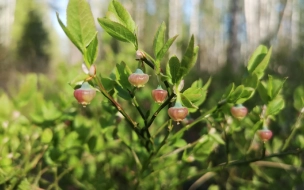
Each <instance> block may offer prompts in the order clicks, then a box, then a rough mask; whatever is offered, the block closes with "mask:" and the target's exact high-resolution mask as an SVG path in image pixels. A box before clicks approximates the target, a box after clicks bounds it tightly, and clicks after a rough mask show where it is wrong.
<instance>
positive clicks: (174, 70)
mask: <svg viewBox="0 0 304 190" xmlns="http://www.w3.org/2000/svg"><path fill="white" fill-rule="evenodd" d="M169 67H170V74H171V77H172V83H173V84H176V83H177V82H178V78H177V77H178V73H179V68H180V62H179V59H178V58H177V57H176V56H173V57H171V58H170V60H169Z"/></svg>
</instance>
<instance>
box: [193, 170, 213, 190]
mask: <svg viewBox="0 0 304 190" xmlns="http://www.w3.org/2000/svg"><path fill="white" fill-rule="evenodd" d="M215 174H216V173H214V172H207V173H205V174H204V175H203V176H202V177H200V178H198V180H196V181H195V182H194V183H193V184H192V185H191V186H190V188H189V190H196V189H197V188H198V187H200V186H201V185H202V184H203V183H205V182H206V181H208V180H209V179H210V178H212V177H213V176H215Z"/></svg>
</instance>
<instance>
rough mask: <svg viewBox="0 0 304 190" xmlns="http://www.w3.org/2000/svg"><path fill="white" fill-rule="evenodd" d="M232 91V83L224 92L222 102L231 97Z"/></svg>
mask: <svg viewBox="0 0 304 190" xmlns="http://www.w3.org/2000/svg"><path fill="white" fill-rule="evenodd" d="M233 91H234V83H231V84H230V85H229V86H228V87H227V88H226V90H225V92H224V94H223V96H222V100H223V99H228V98H229V97H230V95H231V93H232V92H233Z"/></svg>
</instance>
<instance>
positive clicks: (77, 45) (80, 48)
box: [56, 13, 84, 53]
mask: <svg viewBox="0 0 304 190" xmlns="http://www.w3.org/2000/svg"><path fill="white" fill-rule="evenodd" d="M56 16H57V20H58V22H59V25H60V26H61V28H62V30H63V31H64V33H65V34H66V35H67V37H68V38H69V39H70V40H71V42H72V43H73V44H74V45H75V46H76V47H77V48H78V49H79V51H80V52H82V53H83V52H84V49H83V47H82V44H81V42H80V41H77V40H76V37H75V36H74V35H73V34H72V33H71V32H70V31H69V29H68V28H67V27H65V25H64V24H63V23H62V21H61V20H60V18H59V14H58V13H56Z"/></svg>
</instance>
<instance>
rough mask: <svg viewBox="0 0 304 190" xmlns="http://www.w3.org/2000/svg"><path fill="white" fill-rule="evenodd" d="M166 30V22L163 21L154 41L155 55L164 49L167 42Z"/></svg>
mask: <svg viewBox="0 0 304 190" xmlns="http://www.w3.org/2000/svg"><path fill="white" fill-rule="evenodd" d="M165 31H166V24H165V22H162V24H161V25H160V26H159V28H158V30H157V32H156V34H155V36H154V41H153V50H154V56H155V57H157V54H158V52H159V51H160V50H161V49H162V47H163V46H164V44H165Z"/></svg>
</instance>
